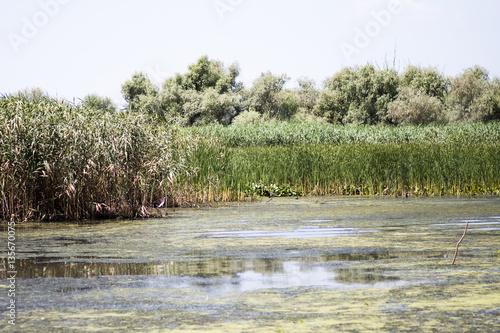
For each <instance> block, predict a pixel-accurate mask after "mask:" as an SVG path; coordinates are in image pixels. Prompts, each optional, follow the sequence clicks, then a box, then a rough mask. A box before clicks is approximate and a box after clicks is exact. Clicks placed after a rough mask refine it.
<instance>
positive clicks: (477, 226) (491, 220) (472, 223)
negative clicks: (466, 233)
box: [433, 216, 500, 231]
mask: <svg viewBox="0 0 500 333" xmlns="http://www.w3.org/2000/svg"><path fill="white" fill-rule="evenodd" d="M467 222H469V226H468V229H469V230H481V231H493V230H500V216H490V217H486V218H484V219H461V220H459V221H458V222H455V221H451V222H449V223H435V224H433V225H434V226H439V227H448V226H459V227H462V228H463V227H465V224H466V223H467ZM484 225H487V226H488V227H483V226H484ZM497 226H498V227H497Z"/></svg>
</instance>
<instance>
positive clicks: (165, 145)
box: [0, 96, 188, 220]
mask: <svg viewBox="0 0 500 333" xmlns="http://www.w3.org/2000/svg"><path fill="white" fill-rule="evenodd" d="M0 124H1V126H0V219H4V220H11V219H13V220H26V219H37V220H53V219H81V218H92V217H111V216H137V215H147V214H149V213H148V211H147V207H148V206H152V205H153V203H158V202H159V201H160V200H161V199H162V197H163V196H169V197H170V198H171V199H172V197H173V195H172V193H173V188H174V185H175V184H174V182H175V177H176V175H177V174H178V173H179V172H181V171H186V170H187V169H186V168H185V165H184V152H186V151H188V149H187V148H186V147H187V146H188V143H187V142H186V141H183V140H182V138H181V137H180V136H178V135H177V133H176V130H175V129H173V128H172V127H170V126H165V125H161V126H157V125H155V124H154V122H152V121H151V119H150V118H149V117H147V116H145V115H141V114H124V113H121V114H111V113H105V112H102V111H97V110H92V109H86V108H82V107H75V106H73V105H70V104H68V103H66V102H62V101H58V100H54V99H50V98H42V99H38V100H34V99H30V98H26V97H23V96H4V97H2V98H0Z"/></svg>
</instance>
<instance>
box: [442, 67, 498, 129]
mask: <svg viewBox="0 0 500 333" xmlns="http://www.w3.org/2000/svg"><path fill="white" fill-rule="evenodd" d="M446 103H447V110H448V114H449V117H450V119H451V120H452V121H458V122H486V121H491V120H498V119H500V84H499V80H498V78H495V79H493V80H490V78H489V74H488V71H487V70H486V69H484V68H482V67H479V66H474V67H472V68H468V69H466V70H465V71H464V72H463V73H462V74H461V75H459V76H457V77H455V78H454V79H453V81H452V83H451V86H450V92H449V94H448V98H447V101H446Z"/></svg>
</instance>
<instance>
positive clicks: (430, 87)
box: [401, 66, 450, 101]
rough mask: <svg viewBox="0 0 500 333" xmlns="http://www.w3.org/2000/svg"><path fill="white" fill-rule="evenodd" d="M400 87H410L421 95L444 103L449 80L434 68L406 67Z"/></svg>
mask: <svg viewBox="0 0 500 333" xmlns="http://www.w3.org/2000/svg"><path fill="white" fill-rule="evenodd" d="M401 86H404V87H410V88H412V89H414V90H418V91H419V92H420V93H421V94H425V95H427V96H430V97H436V98H438V99H439V100H441V101H444V98H445V96H446V93H447V91H448V88H449V86H450V80H449V79H448V78H447V77H445V76H444V75H442V74H441V73H439V71H438V70H437V69H435V68H432V67H428V68H421V67H416V66H408V67H407V68H406V70H405V72H404V73H403V74H402V75H401Z"/></svg>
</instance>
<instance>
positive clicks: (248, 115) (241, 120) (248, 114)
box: [233, 110, 269, 125]
mask: <svg viewBox="0 0 500 333" xmlns="http://www.w3.org/2000/svg"><path fill="white" fill-rule="evenodd" d="M268 121H269V117H267V116H265V115H261V114H260V113H258V112H257V111H255V110H249V111H243V112H242V113H240V114H239V115H237V116H236V117H234V119H233V125H256V124H261V123H266V122H268Z"/></svg>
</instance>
